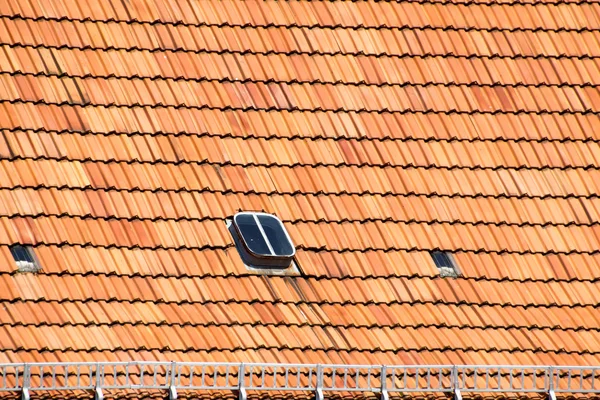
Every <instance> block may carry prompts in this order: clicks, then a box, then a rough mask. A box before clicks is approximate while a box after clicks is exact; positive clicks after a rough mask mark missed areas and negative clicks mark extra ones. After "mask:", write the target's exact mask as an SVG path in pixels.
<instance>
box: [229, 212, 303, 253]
mask: <svg viewBox="0 0 600 400" xmlns="http://www.w3.org/2000/svg"><path fill="white" fill-rule="evenodd" d="M246 215H248V216H252V217H253V218H254V222H255V223H256V225H257V226H258V229H259V231H260V233H261V235H262V237H263V240H264V241H265V243H266V244H267V246H268V247H269V251H270V252H271V254H270V255H265V254H259V253H256V252H254V251H252V249H251V247H250V245H249V244H248V242H247V241H246V238H245V237H244V235H243V234H242V232H241V229H240V227H239V224H238V222H237V218H239V217H241V216H246ZM259 216H265V217H267V218H272V219H273V220H274V221H276V222H277V223H278V224H279V225H280V227H281V230H282V231H283V233H284V235H285V237H284V238H285V240H287V241H288V243H289V244H290V246H291V247H292V253H291V254H285V255H277V254H275V251H274V250H273V245H272V244H271V241H270V240H269V238H268V237H267V234H266V233H265V230H264V228H263V226H262V223H261V222H260V220H259V219H258V217H259ZM233 226H234V227H235V230H236V232H237V234H238V236H239V238H240V243H241V244H242V245H243V246H244V249H245V250H246V251H247V252H248V253H249V254H250V255H252V256H253V257H256V258H262V259H278V260H287V259H291V258H294V257H295V256H296V246H294V242H292V238H291V237H290V235H289V233H288V231H287V229H285V226H284V225H283V222H281V220H280V219H279V218H277V217H276V216H275V215H273V214H267V213H263V212H251V211H243V212H239V213H237V214H235V215H234V216H233Z"/></svg>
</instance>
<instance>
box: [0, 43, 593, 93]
mask: <svg viewBox="0 0 600 400" xmlns="http://www.w3.org/2000/svg"><path fill="white" fill-rule="evenodd" d="M0 67H1V69H2V70H3V71H6V72H26V73H34V74H68V75H70V76H85V75H87V74H90V75H92V76H99V77H109V76H116V77H124V78H127V77H134V76H137V77H144V78H160V79H164V78H183V79H187V80H192V81H193V80H198V79H203V80H207V79H208V80H215V79H225V80H230V81H237V80H248V79H249V80H254V81H270V80H274V81H278V82H289V81H300V82H322V83H337V82H340V83H344V84H346V85H357V84H362V83H366V84H370V85H399V84H407V83H411V84H414V85H418V84H420V85H425V84H432V83H435V84H448V83H461V84H471V83H473V82H475V83H478V84H482V85H492V84H497V83H500V84H501V85H517V84H528V85H560V84H564V83H569V84H571V85H589V84H593V85H598V84H600V58H598V57H596V58H582V59H579V58H572V57H561V58H554V59H550V58H545V57H539V58H531V57H528V58H523V57H518V58H508V57H456V56H427V57H419V56H406V57H389V56H382V57H375V56H352V55H316V54H306V53H302V54H285V53H282V54H268V55H265V54H251V53H248V54H242V53H234V52H225V53H220V52H212V53H211V52H203V53H199V54H195V53H186V52H171V51H156V52H154V51H148V50H131V51H125V50H107V51H94V50H88V49H85V48H58V47H53V48H48V47H44V46H27V45H18V44H16V45H7V44H0ZM199 77H202V78H199Z"/></svg>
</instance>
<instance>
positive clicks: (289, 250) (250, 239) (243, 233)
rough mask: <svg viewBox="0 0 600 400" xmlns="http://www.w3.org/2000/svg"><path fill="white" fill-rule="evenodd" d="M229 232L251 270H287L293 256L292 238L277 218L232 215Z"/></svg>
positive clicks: (243, 213)
mask: <svg viewBox="0 0 600 400" xmlns="http://www.w3.org/2000/svg"><path fill="white" fill-rule="evenodd" d="M229 229H230V231H231V233H232V235H233V238H234V240H235V244H236V247H237V249H238V251H239V253H240V256H241V257H242V261H244V263H245V264H246V265H248V266H251V267H254V268H274V269H284V268H288V267H289V266H290V265H291V264H292V262H293V259H294V256H295V255H296V249H295V247H294V245H293V244H292V239H290V236H289V235H288V233H287V231H286V229H285V227H284V226H283V223H282V222H281V220H280V219H279V218H277V217H276V216H274V215H271V214H265V213H259V212H240V213H237V214H235V215H234V216H233V221H232V224H231V225H230V228H229Z"/></svg>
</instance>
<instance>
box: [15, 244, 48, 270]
mask: <svg viewBox="0 0 600 400" xmlns="http://www.w3.org/2000/svg"><path fill="white" fill-rule="evenodd" d="M10 254H12V256H13V258H14V259H15V263H16V265H17V270H18V271H19V272H38V271H39V270H40V269H41V267H40V263H39V262H38V259H37V257H36V256H35V253H34V252H33V247H31V246H24V245H21V244H16V245H14V246H11V247H10Z"/></svg>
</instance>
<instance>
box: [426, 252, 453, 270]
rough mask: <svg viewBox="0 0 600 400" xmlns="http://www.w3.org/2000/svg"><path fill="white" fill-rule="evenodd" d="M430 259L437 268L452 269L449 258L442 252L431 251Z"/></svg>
mask: <svg viewBox="0 0 600 400" xmlns="http://www.w3.org/2000/svg"><path fill="white" fill-rule="evenodd" d="M431 257H432V258H433V262H435V265H436V266H437V267H438V268H444V267H445V268H453V265H452V262H451V261H450V257H448V255H447V254H446V253H445V252H443V251H432V252H431Z"/></svg>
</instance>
